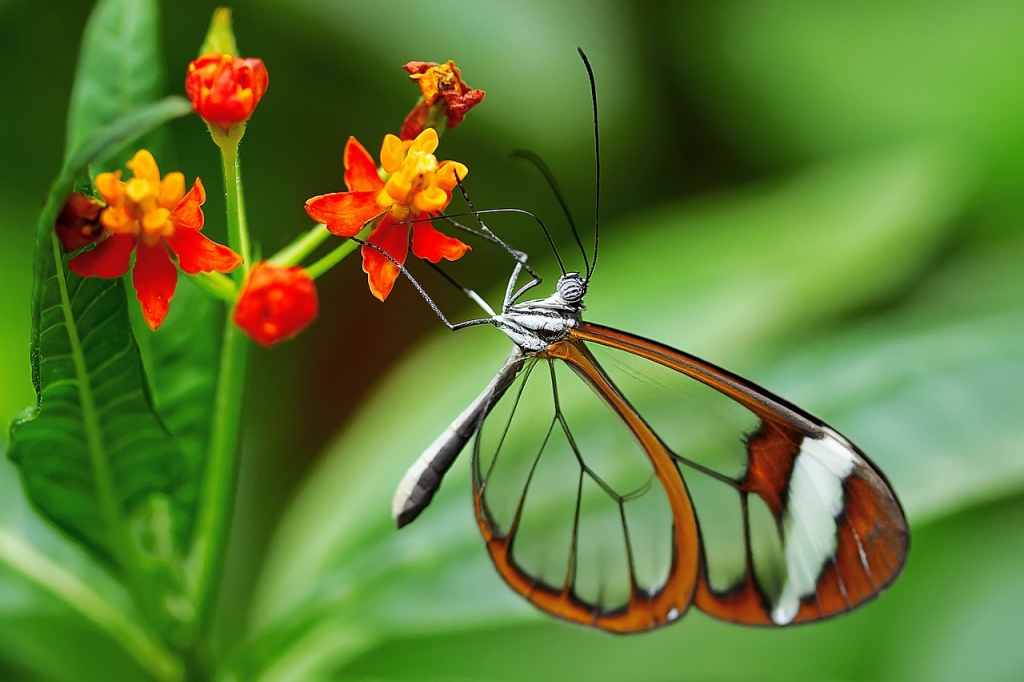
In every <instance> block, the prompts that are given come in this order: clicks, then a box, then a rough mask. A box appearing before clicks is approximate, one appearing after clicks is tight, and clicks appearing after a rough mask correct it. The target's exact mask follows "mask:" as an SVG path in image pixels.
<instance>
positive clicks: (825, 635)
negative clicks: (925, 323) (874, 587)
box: [295, 495, 1024, 682]
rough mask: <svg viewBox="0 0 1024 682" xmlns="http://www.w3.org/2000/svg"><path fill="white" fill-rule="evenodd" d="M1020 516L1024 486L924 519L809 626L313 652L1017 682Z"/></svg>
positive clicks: (449, 674) (658, 675)
mask: <svg viewBox="0 0 1024 682" xmlns="http://www.w3.org/2000/svg"><path fill="white" fill-rule="evenodd" d="M467 512H468V509H467ZM1022 514H1024V498H1022V497H1020V496H1019V495H1018V496H1017V497H1016V498H1015V499H1012V500H1007V501H1003V502H1001V503H998V504H988V505H985V506H982V507H976V508H973V509H971V510H970V511H968V512H965V513H962V514H958V515H955V516H951V517H948V518H941V519H935V520H934V522H932V523H927V524H922V525H919V526H917V527H915V535H914V543H913V548H912V554H911V561H910V564H909V565H908V566H907V570H906V572H905V573H904V575H903V577H902V578H901V579H900V582H899V583H898V584H897V585H896V586H895V587H894V588H893V589H892V590H891V591H890V592H889V593H887V594H886V595H885V596H884V597H883V598H882V599H880V600H878V601H877V602H874V603H872V604H870V605H869V606H867V607H865V608H863V609H861V610H859V611H857V612H855V613H853V614H850V615H848V616H844V617H842V618H837V619H834V620H830V621H826V622H824V623H818V624H814V625H808V626H805V627H797V628H789V629H786V630H782V631H779V630H773V629H763V628H740V627H735V626H732V625H729V624H726V623H721V622H718V621H715V620H712V619H711V618H708V617H706V616H703V615H702V614H697V613H690V614H688V615H687V616H686V617H685V618H684V619H683V621H682V622H681V623H678V624H674V625H672V626H671V627H667V628H663V629H661V630H658V631H656V632H653V633H649V634H644V635H641V636H636V637H609V636H607V635H605V634H604V633H599V632H594V631H591V630H587V629H585V628H580V627H573V626H569V625H566V624H564V623H558V622H555V621H554V620H552V619H541V618H539V617H537V616H532V617H529V622H523V623H514V622H512V623H503V624H500V625H493V626H489V627H476V628H472V629H465V630H461V631H457V632H449V631H443V632H436V631H435V632H432V631H430V630H429V629H424V630H423V631H421V632H418V633H415V634H414V635H402V634H395V635H391V636H386V637H385V638H384V641H382V642H381V643H380V644H378V645H377V646H375V647H374V648H373V649H372V650H370V651H368V652H367V653H365V654H364V655H363V656H361V657H359V658H357V659H356V660H354V661H352V662H351V663H350V664H348V665H344V666H332V665H330V662H329V661H326V662H325V661H324V660H323V657H324V656H325V653H326V652H328V651H330V650H331V647H332V646H333V645H334V642H328V641H326V635H325V637H324V640H322V641H321V642H320V644H321V646H320V647H319V648H318V649H314V650H312V651H309V650H307V651H304V652H303V653H304V654H306V656H307V659H306V660H307V661H309V660H310V659H312V660H313V661H315V662H316V663H319V664H320V667H318V668H317V670H318V672H319V674H320V675H321V676H322V677H324V678H326V679H338V678H346V679H347V678H351V679H381V680H399V679H487V680H534V681H536V682H541V681H546V680H552V681H555V680H568V679H585V680H592V681H594V682H598V681H602V680H608V681H609V682H618V681H620V680H629V679H664V680H674V679H696V680H704V679H708V680H722V681H723V682H724V681H727V680H779V681H783V680H785V681H791V680H850V681H852V680H870V681H871V682H878V681H882V680H892V681H894V682H895V681H898V680H907V679H927V680H933V681H935V682H945V681H949V682H958V681H960V680H967V679H978V680H1012V679H1016V677H1017V676H1018V675H1019V671H1020V670H1021V669H1022V667H1024V650H1022V649H1021V647H1020V646H1019V645H1018V644H1017V639H1019V629H1018V628H1017V627H1016V624H1017V623H1018V622H1019V619H1020V611H1019V605H1020V598H1021V596H1022V593H1021V587H1020V571H1019V568H1020V565H1021V562H1022V561H1024V551H1022V550H1021V548H1020V544H1019V543H1016V546H1015V543H1012V542H1008V539H1009V538H1011V537H1014V535H1015V534H1019V532H1020V530H1019V529H1020V519H1021V515H1022ZM452 585H457V584H456V583H452ZM951 588H952V589H951ZM448 589H452V587H451V586H449V588H448ZM458 589H460V586H456V587H455V588H454V590H453V591H457V590H458ZM345 635H346V633H345V631H344V630H341V636H342V637H344V636H345ZM344 646H345V642H342V644H341V646H339V647H338V650H343V648H342V647H344ZM509 652H515V653H514V655H510V653H509ZM567 652H571V655H569V654H567ZM737 652H742V655H739V654H738V653H737ZM318 654H319V656H320V660H317V658H316V656H317V655H318ZM325 663H326V665H325ZM295 669H297V670H301V668H295ZM310 676H312V675H310Z"/></svg>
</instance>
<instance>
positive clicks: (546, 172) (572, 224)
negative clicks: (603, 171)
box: [511, 149, 590, 275]
mask: <svg viewBox="0 0 1024 682" xmlns="http://www.w3.org/2000/svg"><path fill="white" fill-rule="evenodd" d="M511 156H513V157H516V158H520V159H526V160H527V161H529V162H530V163H532V164H533V165H534V166H535V167H536V168H537V170H539V171H540V173H541V175H543V176H544V179H545V180H547V183H548V187H550V188H551V192H552V193H553V194H554V195H555V199H556V200H558V205H559V206H561V207H562V215H564V216H565V219H566V221H568V223H569V229H570V230H572V236H573V238H574V239H576V245H577V246H578V247H579V249H580V253H581V254H583V265H584V269H585V270H586V272H587V273H588V275H589V273H590V265H589V262H588V260H587V250H586V249H584V248H583V240H581V239H580V233H579V230H577V229H576V221H575V220H573V217H572V212H571V211H570V210H569V204H568V203H567V202H566V200H565V195H564V194H562V189H561V188H560V187H559V186H558V182H557V181H556V180H555V175H554V173H552V172H551V169H550V168H549V167H548V165H547V164H546V163H544V159H542V158H540V156H538V155H537V154H535V153H534V152H531V151H530V150H529V149H517V150H515V151H514V152H512V154H511ZM545 232H547V231H546V230H545ZM548 241H549V242H550V241H551V237H550V236H549V237H548ZM551 248H552V250H554V251H555V258H557V259H558V264H559V265H562V259H561V258H560V257H559V255H558V251H557V249H555V245H554V243H552V244H551ZM562 274H563V275H564V274H565V267H562Z"/></svg>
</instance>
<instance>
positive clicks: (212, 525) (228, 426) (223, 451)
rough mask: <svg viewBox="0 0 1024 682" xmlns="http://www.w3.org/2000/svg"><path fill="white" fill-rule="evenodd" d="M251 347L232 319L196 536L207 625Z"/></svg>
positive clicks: (201, 609)
mask: <svg viewBox="0 0 1024 682" xmlns="http://www.w3.org/2000/svg"><path fill="white" fill-rule="evenodd" d="M248 351H249V342H248V339H247V338H246V336H245V334H244V333H243V332H242V331H241V330H240V329H239V328H238V327H236V326H235V325H234V323H233V322H232V321H231V320H230V319H228V320H227V322H226V324H225V326H224V339H223V342H222V346H221V354H220V376H219V377H218V380H217V393H216V396H215V398H214V407H213V423H212V425H211V430H210V446H209V451H208V455H207V462H206V476H205V478H204V479H203V489H202V493H201V498H200V500H201V501H200V508H199V517H198V520H197V525H196V541H195V544H194V546H193V548H192V552H193V554H192V561H193V562H194V563H193V570H194V575H195V579H194V581H193V585H194V590H195V592H194V599H195V609H196V614H197V619H198V621H199V623H200V624H202V625H205V624H208V623H209V622H210V620H211V619H212V615H213V613H212V612H213V608H214V606H215V600H214V590H215V588H216V587H217V585H218V583H219V582H220V573H221V569H222V568H223V565H224V555H225V551H226V550H227V539H228V530H229V526H230V521H231V510H232V507H233V506H234V501H235V484H236V479H237V469H238V440H239V422H240V420H241V416H242V398H243V395H242V394H243V392H244V387H245V365H246V358H247V356H248ZM202 630H203V628H201V629H200V632H202Z"/></svg>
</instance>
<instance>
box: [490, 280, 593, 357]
mask: <svg viewBox="0 0 1024 682" xmlns="http://www.w3.org/2000/svg"><path fill="white" fill-rule="evenodd" d="M586 291H587V282H586V280H585V279H583V277H582V276H581V275H580V274H579V273H578V272H570V273H567V274H565V275H562V277H561V278H559V280H558V284H557V286H556V287H555V293H553V294H551V295H550V296H548V297H547V298H538V299H533V300H530V301H522V302H520V303H516V304H514V305H510V306H508V307H506V308H505V309H504V311H502V313H501V314H500V315H495V316H494V318H493V319H494V325H495V326H496V327H497V328H498V329H500V330H501V331H503V332H505V334H507V335H508V337H509V338H510V339H512V342H513V343H515V344H516V345H517V346H518V347H519V348H520V349H521V350H522V351H523V352H524V353H539V352H541V351H543V350H546V349H547V348H548V347H549V346H550V345H551V344H553V343H555V342H557V341H561V340H562V339H564V338H565V337H566V336H567V335H568V334H569V330H570V329H572V328H573V327H576V326H577V325H578V324H579V323H580V320H581V319H582V315H583V309H584V306H583V296H584V295H585V294H586Z"/></svg>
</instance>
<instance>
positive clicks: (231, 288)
mask: <svg viewBox="0 0 1024 682" xmlns="http://www.w3.org/2000/svg"><path fill="white" fill-rule="evenodd" d="M189 279H191V280H192V283H193V284H195V285H196V286H198V287H199V288H200V289H202V290H203V291H205V292H206V293H208V294H209V295H210V296H213V297H214V298H219V299H220V300H222V301H225V302H227V303H234V302H235V297H236V296H237V295H238V288H237V287H236V286H235V283H234V282H232V281H231V278H230V277H228V276H226V275H222V274H220V273H219V272H200V273H199V274H197V275H189Z"/></svg>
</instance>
